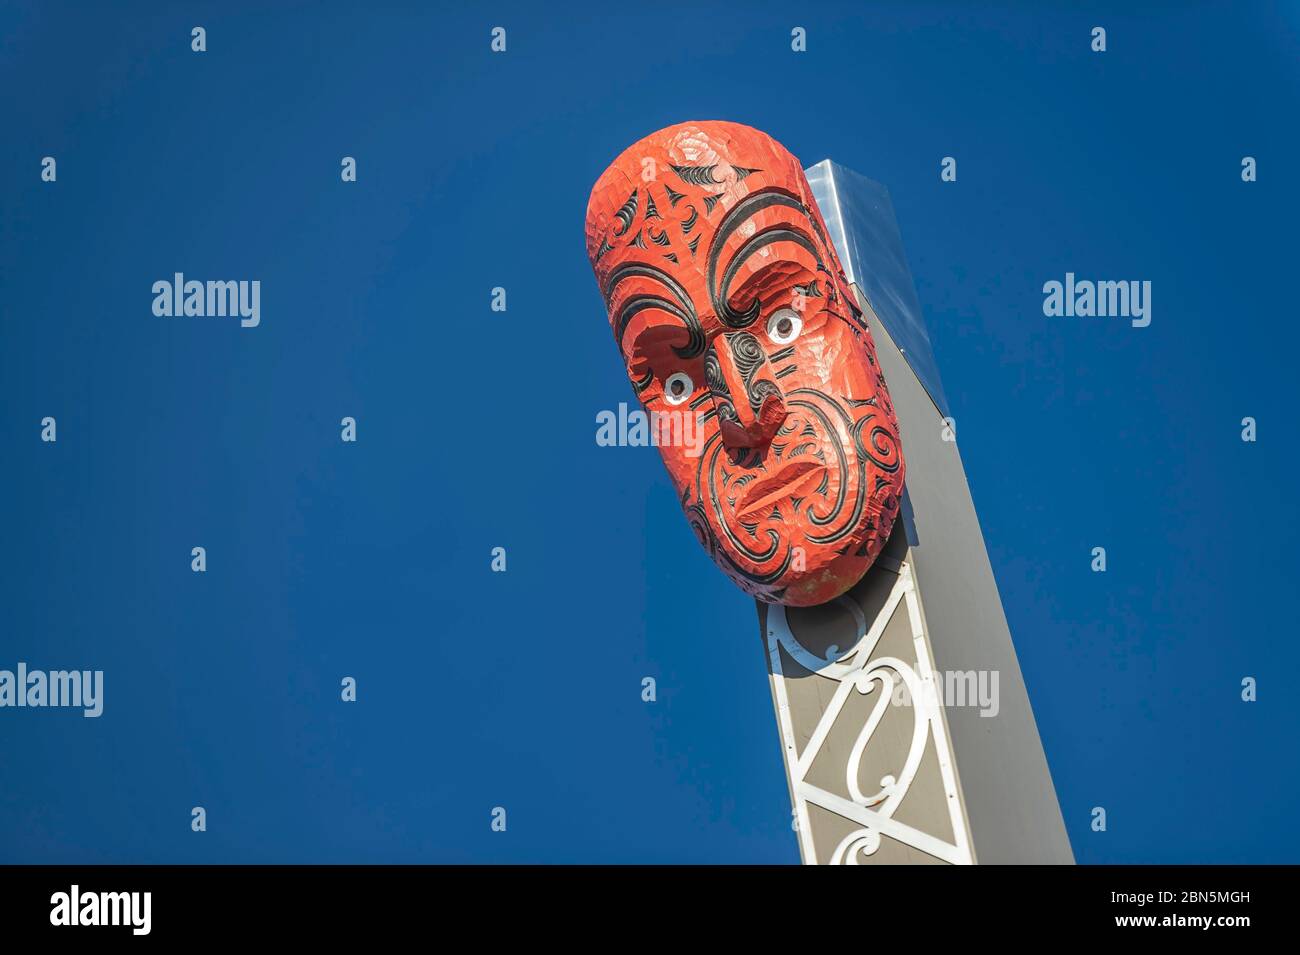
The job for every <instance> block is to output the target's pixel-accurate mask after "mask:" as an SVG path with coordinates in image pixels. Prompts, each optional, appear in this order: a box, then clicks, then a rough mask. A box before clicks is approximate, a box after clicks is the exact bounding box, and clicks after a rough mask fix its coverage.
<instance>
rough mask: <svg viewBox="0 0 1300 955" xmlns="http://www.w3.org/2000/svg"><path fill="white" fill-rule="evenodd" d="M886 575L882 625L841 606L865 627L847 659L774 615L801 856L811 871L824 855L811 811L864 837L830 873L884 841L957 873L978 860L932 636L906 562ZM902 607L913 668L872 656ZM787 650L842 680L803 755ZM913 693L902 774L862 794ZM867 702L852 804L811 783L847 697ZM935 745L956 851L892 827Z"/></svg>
mask: <svg viewBox="0 0 1300 955" xmlns="http://www.w3.org/2000/svg"><path fill="white" fill-rule="evenodd" d="M877 566H881V567H882V569H884V570H887V571H892V572H894V573H896V574H897V578H896V580H895V582H894V586H893V588H892V590H891V591H890V594H889V597H888V599H887V600H886V601H885V605H884V607H883V608H882V609H881V611H880V613H879V614H878V615H877V617H876V619H875V620H873V621H870V622H868V621H867V619H866V616H865V614H863V612H862V609H861V608H860V607H859V606H858V604H857V603H856V602H855V601H853V600H851V599H849V598H846V597H841V598H840V600H839V603H840V604H841V605H842V606H843V607H845V608H846V609H847V610H849V611H850V612H851V613H852V614H853V617H854V620H855V622H856V624H857V633H858V636H857V639H856V640H855V641H854V643H853V645H852V646H851V647H849V648H848V649H847V650H846V651H843V652H841V651H840V649H839V647H836V646H832V647H831V648H830V650H829V652H828V653H827V655H826V657H820V656H818V655H817V654H815V653H813V652H812V651H810V650H808V649H807V648H806V647H804V646H803V645H802V644H801V643H800V642H799V641H798V639H797V638H796V637H795V636H794V634H793V632H792V631H791V630H790V626H789V624H788V622H787V620H786V616H785V608H784V607H781V606H775V605H774V606H773V607H772V608H771V609H770V611H769V614H768V633H767V648H768V656H769V662H770V667H771V671H772V684H773V692H774V695H775V698H776V704H777V721H778V723H779V724H780V729H781V741H782V748H783V751H784V754H785V760H786V771H787V772H788V773H789V776H790V791H791V793H792V795H793V799H794V811H795V815H796V817H797V819H798V823H799V824H798V827H797V828H798V831H799V842H800V849H801V851H802V853H803V858H804V862H805V863H808V864H815V863H816V862H817V847H816V846H815V845H814V841H813V831H812V826H811V823H810V819H809V813H808V806H809V804H812V805H815V806H819V807H821V808H822V809H825V810H828V811H830V812H832V813H835V814H837V815H839V816H841V817H843V818H845V819H847V820H849V821H850V822H853V823H856V824H857V825H858V826H859V828H858V829H856V830H855V831H854V832H851V833H850V834H849V835H848V836H846V837H845V838H844V839H843V840H842V841H841V842H840V843H839V845H838V846H837V847H836V848H835V850H834V852H832V853H831V856H830V859H829V861H830V863H831V864H832V865H841V864H844V865H858V864H861V863H862V862H864V861H870V858H871V856H873V855H874V854H875V853H876V852H877V851H878V850H879V849H880V846H881V838H882V837H883V836H888V837H889V838H890V839H893V840H896V841H898V842H901V843H904V844H906V845H908V846H911V847H912V848H914V849H918V850H920V851H921V852H924V853H927V854H928V855H931V856H934V857H935V858H937V859H941V860H943V861H945V862H950V863H954V864H970V863H972V862H974V858H973V856H972V853H971V849H970V842H969V837H968V835H967V829H966V821H965V819H964V817H963V814H962V808H961V800H960V798H959V794H958V791H957V779H956V771H955V769H954V768H953V761H952V751H951V750H950V749H949V746H948V740H947V733H946V731H945V728H944V720H943V712H942V704H941V703H940V700H939V694H938V692H937V690H936V687H935V679H934V667H933V665H932V663H931V659H930V649H929V645H928V643H927V641H926V637H925V626H924V621H923V618H922V615H921V608H920V603H919V600H918V598H917V593H916V586H915V583H914V581H913V579H912V570H911V567H910V566H909V565H908V564H907V563H894V562H893V561H889V560H886V559H882V560H880V561H878V562H877ZM900 604H902V605H903V606H904V607H905V608H906V613H907V616H908V620H909V622H910V624H911V633H912V643H913V647H914V649H915V653H916V661H915V663H914V664H913V663H909V662H908V661H906V660H901V659H898V658H897V657H892V656H880V657H875V658H873V657H872V654H873V653H874V651H875V649H876V645H877V644H878V643H879V641H880V638H881V636H882V635H883V633H884V631H885V627H886V626H887V625H888V623H889V621H890V620H891V618H892V617H893V616H894V613H895V612H896V611H897V610H898V609H899V605H900ZM781 648H784V649H785V652H786V653H787V654H788V655H789V656H790V658H791V659H793V660H794V661H795V662H797V663H798V664H799V665H800V666H802V667H803V668H804V669H806V670H808V671H810V672H812V673H817V674H820V675H821V676H824V677H827V678H829V679H831V680H834V681H835V682H836V683H837V684H838V686H837V687H836V688H835V692H834V694H833V695H832V697H831V699H830V702H829V703H827V705H826V707H825V710H824V711H823V712H822V714H821V718H820V719H819V720H818V722H817V726H816V728H815V729H814V730H813V733H812V736H811V737H810V739H809V740H808V744H807V745H806V746H805V747H804V748H803V750H802V751H799V749H798V747H797V745H796V743H795V733H794V726H793V722H792V719H791V714H790V706H789V699H788V696H787V693H786V685H785V681H786V676H785V674H784V672H783V671H782V664H781V652H780V650H781ZM900 689H905V690H906V693H907V698H908V699H909V700H910V702H911V707H910V709H911V714H912V738H911V741H910V744H909V745H908V749H907V754H906V756H905V757H904V759H903V761H902V765H900V766H898V767H897V770H896V771H895V772H892V773H890V774H888V775H885V776H884V777H882V778H881V780H880V782H879V789H878V790H877V791H875V792H871V793H868V792H864V791H863V789H862V786H861V783H860V779H859V776H860V771H861V767H862V759H863V756H864V754H865V753H866V752H867V749H868V747H869V746H870V744H871V741H872V738H873V736H874V734H875V732H876V730H877V728H878V727H879V726H880V723H881V720H882V719H883V718H884V715H885V712H886V710H887V709H888V707H889V705H890V702H891V700H892V699H893V697H894V694H895V691H897V690H900ZM855 691H856V692H858V693H861V694H863V695H864V696H869V695H871V694H873V693H874V694H876V697H875V699H874V700H873V702H872V707H871V711H870V712H869V713H868V714H867V717H866V721H865V722H864V723H863V725H862V728H861V729H860V730H859V731H858V733H857V736H856V739H855V740H854V743H853V747H852V749H851V751H850V753H849V757H848V760H847V763H846V765H845V768H844V779H845V784H846V790H847V792H848V793H849V798H848V799H845V798H844V797H843V796H840V795H837V794H835V793H831V792H827V791H826V790H824V789H822V788H820V787H818V786H815V785H813V784H812V783H810V782H808V781H807V779H806V777H807V775H808V772H809V770H810V769H811V767H812V764H813V761H814V760H815V759H816V758H817V755H818V753H820V752H821V750H822V746H823V744H824V743H825V742H826V739H827V737H828V736H829V735H830V732H831V730H832V728H833V727H834V726H835V724H836V721H837V720H838V719H839V717H840V713H841V711H842V710H843V708H844V704H845V702H846V700H847V699H848V698H849V694H850V693H853V692H855ZM930 739H933V740H934V743H935V752H936V753H937V755H938V762H939V771H940V775H941V777H942V781H943V789H944V793H945V796H946V797H947V806H948V811H949V820H950V822H951V828H952V833H953V834H954V837H955V838H954V840H953V842H951V843H950V842H948V841H946V840H944V839H941V838H939V837H937V836H934V835H932V834H930V833H927V832H923V831H922V830H920V829H917V828H916V827H914V826H910V825H907V824H905V823H903V822H900V821H899V820H897V819H895V818H894V814H895V812H896V811H897V809H898V807H899V805H900V804H901V803H902V802H903V800H904V799H905V798H906V796H907V793H908V790H909V789H910V787H911V786H912V782H913V780H914V779H915V777H916V773H917V769H918V768H919V767H920V764H921V759H922V757H923V756H924V754H925V749H926V743H927V742H928V741H929V740H930Z"/></svg>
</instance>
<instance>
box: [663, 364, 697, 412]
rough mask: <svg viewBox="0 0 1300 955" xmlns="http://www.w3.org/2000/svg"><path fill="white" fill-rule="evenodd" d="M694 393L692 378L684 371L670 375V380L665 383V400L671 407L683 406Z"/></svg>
mask: <svg viewBox="0 0 1300 955" xmlns="http://www.w3.org/2000/svg"><path fill="white" fill-rule="evenodd" d="M694 391H695V384H694V382H692V381H691V376H690V375H688V374H686V372H684V371H679V372H677V373H676V374H675V375H669V376H668V380H667V381H665V382H664V400H665V401H667V402H668V403H669V404H670V405H679V404H681V403H682V402H683V401H685V400H686V399H687V398H689V397H690V396H691V393H692V392H694Z"/></svg>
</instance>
